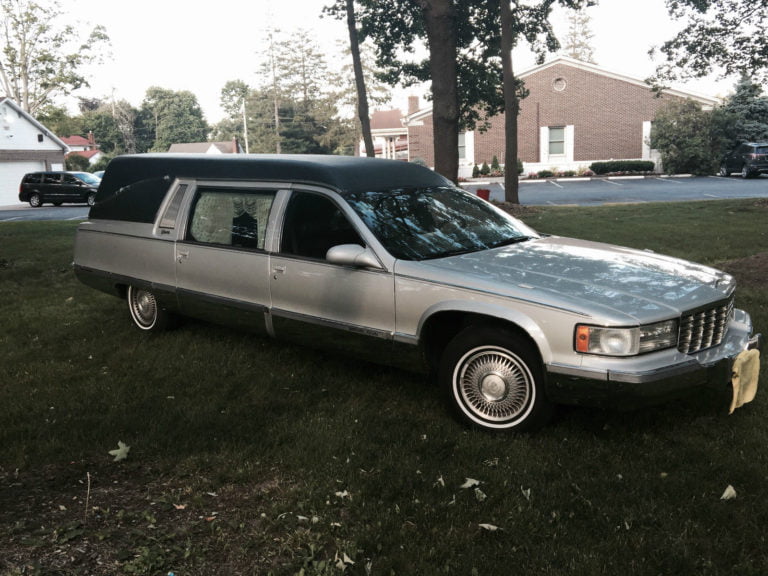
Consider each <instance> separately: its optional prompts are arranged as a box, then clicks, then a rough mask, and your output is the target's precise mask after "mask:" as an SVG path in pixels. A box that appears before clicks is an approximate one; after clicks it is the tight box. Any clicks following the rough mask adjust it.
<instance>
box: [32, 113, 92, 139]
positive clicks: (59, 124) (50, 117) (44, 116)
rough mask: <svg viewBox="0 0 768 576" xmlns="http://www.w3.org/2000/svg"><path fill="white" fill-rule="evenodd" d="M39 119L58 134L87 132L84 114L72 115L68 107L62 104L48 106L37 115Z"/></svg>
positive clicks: (66, 134) (68, 134) (69, 134)
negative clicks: (61, 105)
mask: <svg viewBox="0 0 768 576" xmlns="http://www.w3.org/2000/svg"><path fill="white" fill-rule="evenodd" d="M37 119H38V120H39V121H40V122H41V123H42V124H43V125H44V126H45V127H46V128H48V129H49V130H50V131H51V132H53V133H54V134H56V135H57V136H72V135H73V134H84V133H85V132H86V130H85V127H84V125H83V121H82V120H83V118H82V116H74V117H73V116H70V114H69V112H68V111H67V109H66V108H63V107H60V106H47V107H46V108H45V110H44V111H41V112H40V113H39V114H38V115H37Z"/></svg>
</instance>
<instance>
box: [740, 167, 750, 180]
mask: <svg viewBox="0 0 768 576" xmlns="http://www.w3.org/2000/svg"><path fill="white" fill-rule="evenodd" d="M741 177H742V178H752V172H750V170H749V166H747V165H746V164H744V166H742V167H741Z"/></svg>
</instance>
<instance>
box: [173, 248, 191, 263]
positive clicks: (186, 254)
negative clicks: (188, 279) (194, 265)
mask: <svg viewBox="0 0 768 576" xmlns="http://www.w3.org/2000/svg"><path fill="white" fill-rule="evenodd" d="M187 258H189V252H182V251H181V250H179V251H178V252H176V262H178V263H179V264H181V263H182V262H183V261H184V260H186V259H187Z"/></svg>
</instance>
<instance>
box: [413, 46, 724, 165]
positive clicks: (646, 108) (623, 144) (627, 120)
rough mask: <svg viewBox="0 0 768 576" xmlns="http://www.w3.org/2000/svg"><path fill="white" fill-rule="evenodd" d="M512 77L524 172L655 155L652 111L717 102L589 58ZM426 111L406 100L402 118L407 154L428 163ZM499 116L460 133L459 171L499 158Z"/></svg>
mask: <svg viewBox="0 0 768 576" xmlns="http://www.w3.org/2000/svg"><path fill="white" fill-rule="evenodd" d="M519 78H521V79H522V80H524V81H525V87H526V89H527V90H528V91H529V95H528V97H527V98H525V99H524V100H522V102H521V105H520V117H519V120H518V155H519V157H520V159H521V160H522V161H523V165H524V172H525V173H528V172H537V171H539V170H543V169H553V168H556V169H558V170H579V169H580V168H586V167H588V166H589V165H590V164H591V163H592V162H595V161H600V160H612V159H613V160H619V159H621V160H641V159H642V160H654V161H657V159H658V157H657V155H656V154H655V151H653V150H651V149H650V147H649V145H648V138H649V136H650V132H651V123H652V122H653V119H654V118H655V116H656V112H657V111H658V110H659V109H660V108H661V107H663V106H664V105H665V104H666V103H667V102H668V101H669V100H670V99H671V98H690V99H693V100H695V101H697V102H699V103H700V104H701V105H702V106H703V107H704V108H711V107H713V106H714V105H715V104H716V103H717V100H716V99H714V98H707V97H704V96H700V95H696V94H693V93H688V92H684V91H680V90H664V91H662V93H661V94H660V95H657V94H655V93H654V92H653V91H652V90H651V88H650V87H649V86H648V85H647V84H646V83H645V82H644V81H643V80H639V79H636V78H631V77H629V76H624V75H622V74H616V73H613V72H609V71H607V70H604V69H602V68H600V67H598V66H595V65H594V64H588V63H586V62H580V61H578V60H574V59H572V58H566V57H559V58H557V59H555V60H552V61H550V62H547V63H545V64H542V65H540V66H537V67H535V68H531V69H529V70H527V71H525V72H523V73H521V74H519ZM431 118H432V109H431V107H429V108H425V109H420V110H419V109H418V101H417V100H416V101H414V100H413V99H412V100H411V101H410V102H409V114H408V116H406V117H405V118H404V119H403V123H404V125H405V126H406V127H407V128H408V148H409V159H410V160H411V161H413V160H421V161H424V162H425V163H426V164H427V165H429V166H433V165H434V152H433V146H432V121H431ZM504 149H505V145H504V118H503V116H498V117H494V118H492V119H491V126H490V128H489V129H488V130H487V131H485V132H480V131H473V132H466V133H464V134H461V135H460V136H459V162H460V168H459V175H460V176H462V177H467V176H470V175H471V174H472V168H473V167H474V166H475V165H478V166H479V165H482V163H483V162H487V163H488V164H490V163H491V161H492V159H493V157H494V156H496V157H497V158H498V160H499V161H500V162H503V160H504Z"/></svg>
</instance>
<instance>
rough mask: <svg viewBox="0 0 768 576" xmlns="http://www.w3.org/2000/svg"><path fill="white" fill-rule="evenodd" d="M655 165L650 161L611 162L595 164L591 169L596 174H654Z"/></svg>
mask: <svg viewBox="0 0 768 576" xmlns="http://www.w3.org/2000/svg"><path fill="white" fill-rule="evenodd" d="M654 167H655V164H654V163H653V162H652V161H650V160H609V161H607V162H593V163H592V164H591V165H590V166H589V169H590V170H592V172H594V173H595V174H610V173H612V172H653V169H654Z"/></svg>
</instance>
